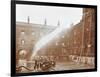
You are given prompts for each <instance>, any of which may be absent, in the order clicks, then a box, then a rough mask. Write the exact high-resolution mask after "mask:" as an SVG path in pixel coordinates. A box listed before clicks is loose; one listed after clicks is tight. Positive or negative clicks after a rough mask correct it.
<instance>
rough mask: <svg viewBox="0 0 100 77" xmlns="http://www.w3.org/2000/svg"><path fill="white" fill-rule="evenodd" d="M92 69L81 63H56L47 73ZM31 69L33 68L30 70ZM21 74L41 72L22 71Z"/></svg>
mask: <svg viewBox="0 0 100 77" xmlns="http://www.w3.org/2000/svg"><path fill="white" fill-rule="evenodd" d="M90 68H94V66H90V65H86V64H82V63H75V62H66V63H65V62H60V63H56V66H55V67H54V68H52V69H49V70H48V71H62V70H76V69H90ZM31 69H33V68H31ZM23 72H43V71H40V69H38V70H33V71H28V70H26V69H23Z"/></svg>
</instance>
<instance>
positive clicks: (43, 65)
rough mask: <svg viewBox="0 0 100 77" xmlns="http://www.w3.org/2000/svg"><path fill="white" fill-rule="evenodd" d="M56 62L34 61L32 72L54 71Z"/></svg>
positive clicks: (46, 60)
mask: <svg viewBox="0 0 100 77" xmlns="http://www.w3.org/2000/svg"><path fill="white" fill-rule="evenodd" d="M55 65H56V62H55V61H54V60H50V59H48V58H45V59H44V58H39V59H35V60H34V70H35V71H41V72H43V71H50V70H54V67H55Z"/></svg>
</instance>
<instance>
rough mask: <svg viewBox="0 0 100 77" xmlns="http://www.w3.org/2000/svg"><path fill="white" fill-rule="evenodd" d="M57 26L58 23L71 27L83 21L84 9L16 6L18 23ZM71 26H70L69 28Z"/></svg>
mask: <svg viewBox="0 0 100 77" xmlns="http://www.w3.org/2000/svg"><path fill="white" fill-rule="evenodd" d="M28 16H29V17H30V23H36V24H44V22H45V19H46V21H47V25H51V26H57V23H58V21H59V22H60V25H61V26H67V27H69V26H70V24H76V23H78V22H79V21H80V20H81V19H82V8H72V7H56V6H39V5H22V4H17V5H16V21H19V22H27V18H28ZM68 25H69V26H68Z"/></svg>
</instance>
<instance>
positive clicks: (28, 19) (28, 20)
mask: <svg viewBox="0 0 100 77" xmlns="http://www.w3.org/2000/svg"><path fill="white" fill-rule="evenodd" d="M27 22H28V24H29V23H30V17H29V16H28V18H27Z"/></svg>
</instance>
